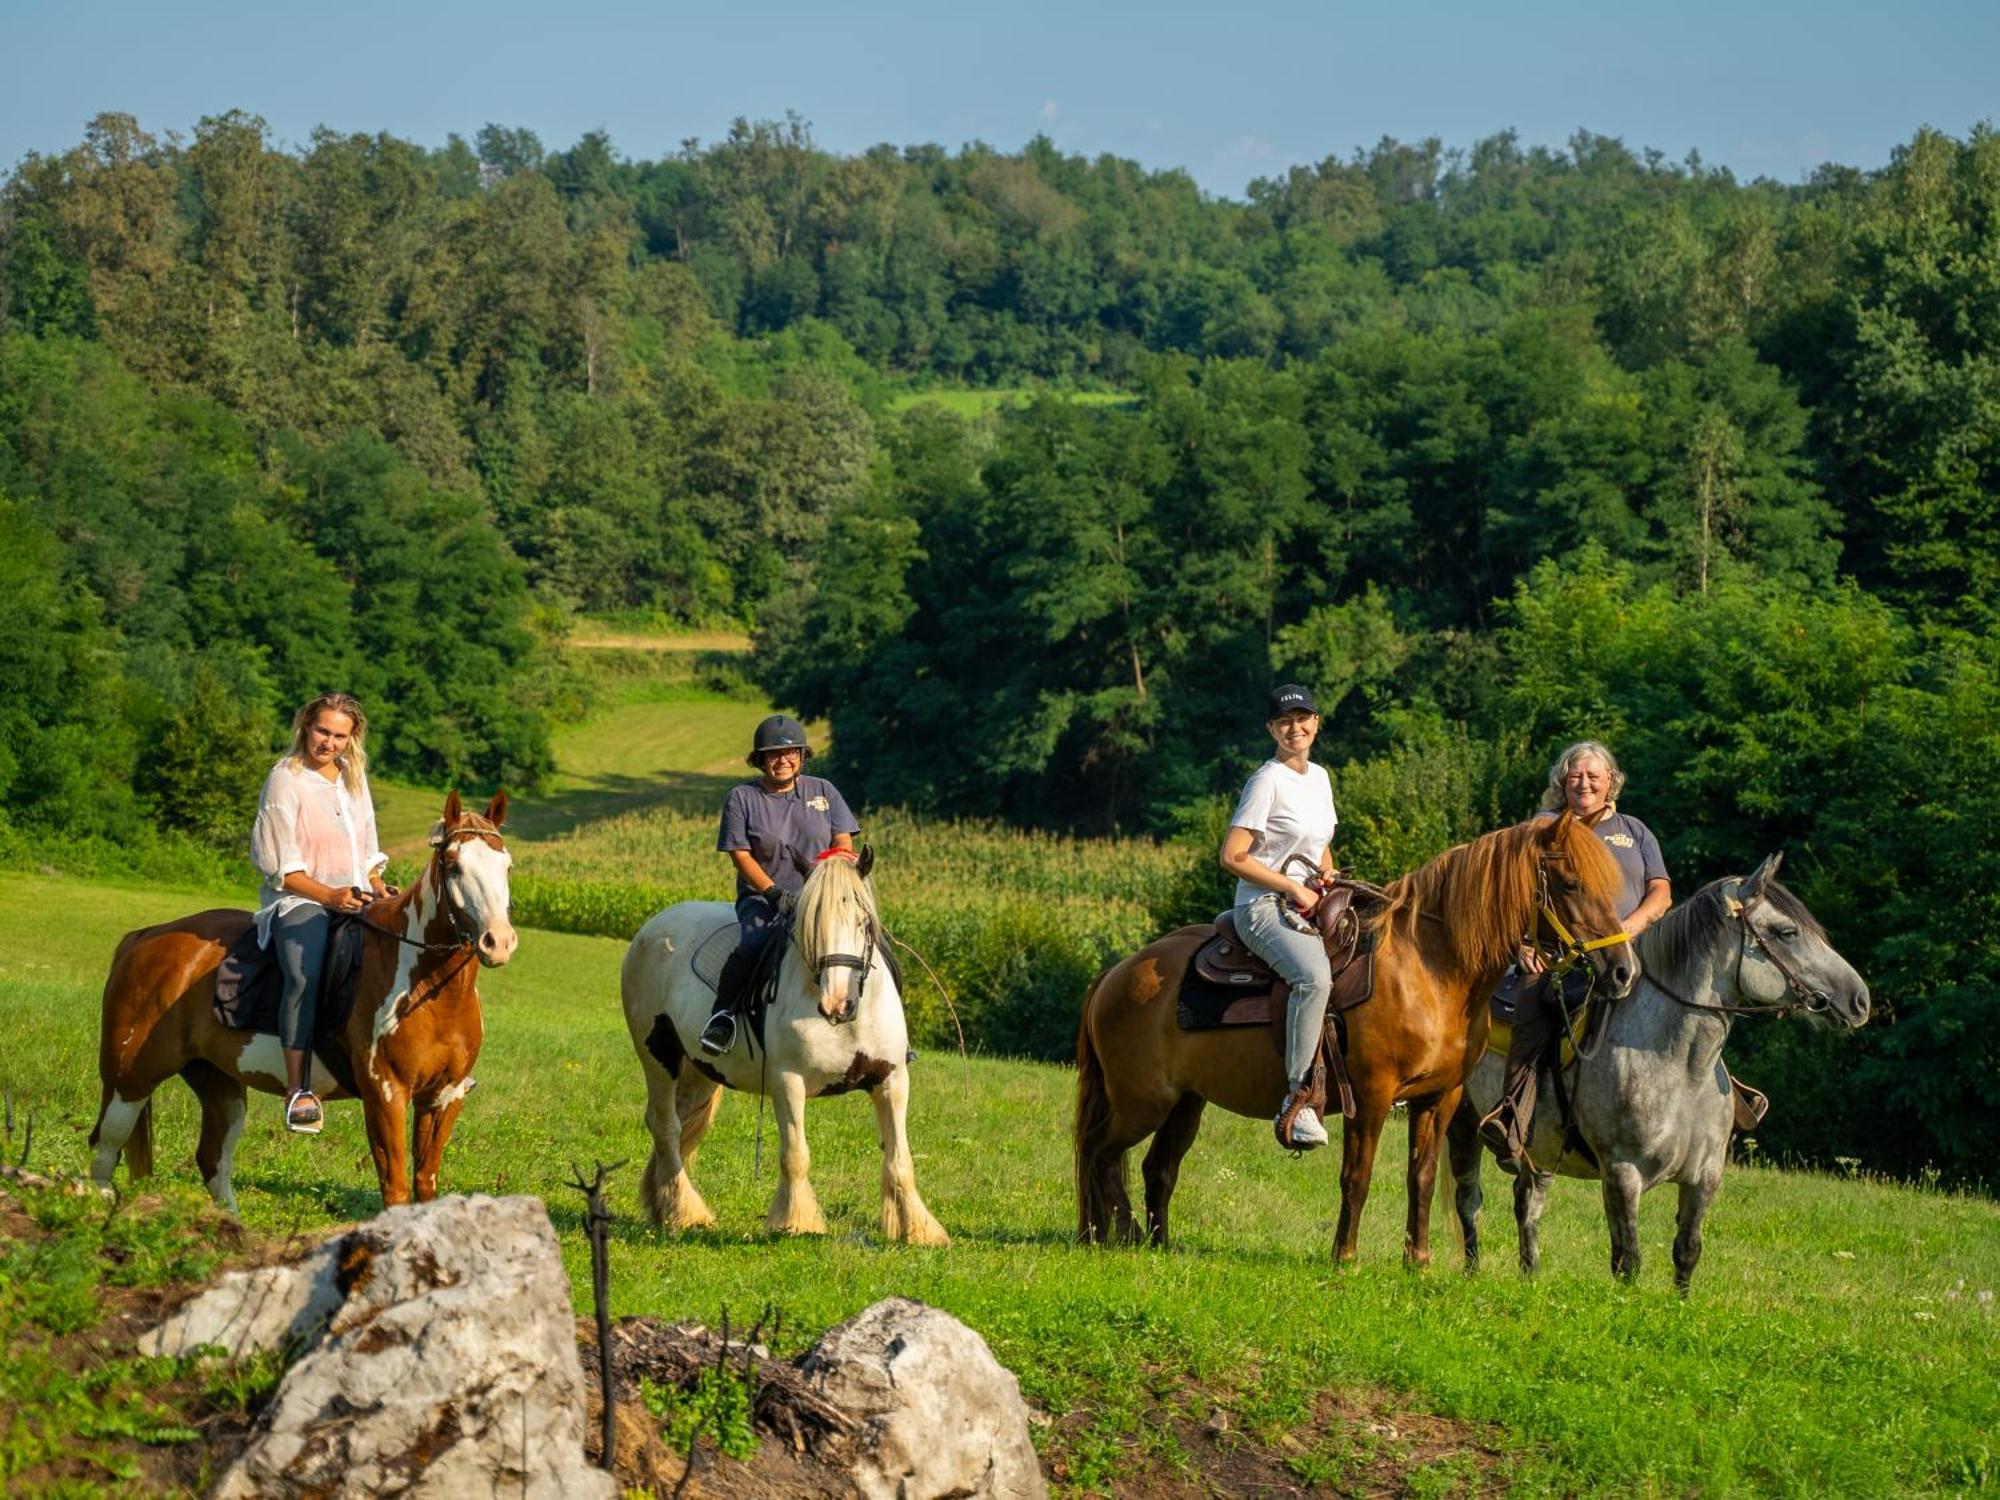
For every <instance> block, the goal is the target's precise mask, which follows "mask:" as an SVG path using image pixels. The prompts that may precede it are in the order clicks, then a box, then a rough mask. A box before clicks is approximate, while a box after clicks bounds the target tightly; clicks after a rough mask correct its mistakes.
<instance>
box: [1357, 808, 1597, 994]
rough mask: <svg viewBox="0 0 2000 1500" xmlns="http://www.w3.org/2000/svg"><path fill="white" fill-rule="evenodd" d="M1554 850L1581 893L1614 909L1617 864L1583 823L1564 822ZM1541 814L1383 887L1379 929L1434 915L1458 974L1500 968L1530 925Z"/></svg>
mask: <svg viewBox="0 0 2000 1500" xmlns="http://www.w3.org/2000/svg"><path fill="white" fill-rule="evenodd" d="M1563 822H1564V826H1563V827H1562V828H1561V829H1560V830H1559V831H1558V833H1557V845H1556V849H1557V850H1558V852H1560V853H1561V855H1562V856H1563V857H1564V858H1565V859H1566V860H1567V861H1568V863H1569V865H1570V867H1571V869H1572V870H1574V872H1575V874H1576V878H1577V881H1578V883H1579V884H1580V885H1581V887H1582V888H1583V891H1584V894H1585V895H1587V896H1595V897H1599V898H1601V899H1602V900H1604V901H1605V902H1606V903H1607V904H1609V905H1610V907H1611V909H1612V910H1613V911H1616V910H1617V909H1618V898H1619V895H1620V894H1621V892H1622V890H1623V884H1622V878H1621V877H1620V875H1619V873H1618V862H1617V860H1615V859H1613V858H1612V857H1611V851H1610V850H1608V849H1606V848H1605V847H1604V844H1603V842H1602V841H1601V840H1600V839H1599V838H1598V837H1597V835H1596V834H1594V833H1592V832H1591V831H1590V830H1589V829H1588V828H1586V827H1584V826H1583V825H1582V824H1581V823H1579V822H1577V821H1576V820H1575V819H1574V818H1569V819H1565V820H1563ZM1549 827H1550V825H1549V822H1548V820H1547V819H1546V818H1530V819H1529V820H1528V821H1527V822H1525V823H1517V824H1515V825H1514V826H1513V827H1511V828H1502V829H1499V830H1497V831H1496V832H1493V833H1488V834H1484V835H1482V836H1481V837H1479V838H1476V839H1474V840H1472V842H1471V843H1469V844H1458V845H1455V846H1454V847H1452V848H1450V849H1447V850H1445V851H1444V853H1442V854H1440V855H1439V856H1438V857H1437V858H1436V859H1433V860H1432V861H1431V862H1430V863H1429V864H1426V865H1422V866H1419V867H1418V868H1417V869H1415V870H1412V871H1411V872H1410V873H1409V874H1407V875H1405V876H1403V877H1402V878H1401V879H1399V880H1392V881H1390V882H1389V885H1388V887H1387V889H1388V892H1389V904H1388V905H1387V906H1386V907H1384V908H1383V910H1382V912H1381V913H1380V914H1379V915H1378V916H1377V917H1376V918H1375V925H1376V928H1377V930H1383V929H1387V928H1390V927H1391V926H1392V924H1394V923H1396V922H1397V921H1398V920H1399V919H1407V920H1408V921H1410V922H1412V923H1414V922H1416V921H1418V920H1420V919H1422V918H1426V917H1429V918H1434V919H1436V921H1437V922H1438V924H1439V926H1440V927H1441V928H1442V931H1443V933H1444V936H1445V942H1446V945H1447V946H1448V948H1449V949H1450V952H1451V956H1452V965H1453V967H1454V968H1455V969H1456V970H1457V971H1458V972H1459V973H1461V974H1478V973H1488V972H1494V971H1497V970H1500V969H1504V968H1505V967H1506V966H1507V965H1508V964H1509V963H1510V962H1512V961H1513V959H1514V955H1515V953H1516V952H1517V951H1518V950H1519V948H1520V946H1521V938H1522V936H1523V935H1524V934H1526V933H1530V932H1533V931H1534V930H1535V921H1536V915H1537V911H1536V907H1537V899H1538V893H1539V884H1540V882H1539V878H1538V877H1539V874H1540V862H1541V853H1542V851H1541V848H1540V841H1541V838H1542V836H1543V835H1544V834H1546V833H1547V832H1548V831H1549Z"/></svg>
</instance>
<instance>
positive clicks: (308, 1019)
mask: <svg viewBox="0 0 2000 1500" xmlns="http://www.w3.org/2000/svg"><path fill="white" fill-rule="evenodd" d="M331 926H332V918H331V916H330V915H329V914H328V912H327V909H326V908H325V907H324V906H321V905H319V904H318V903H317V902H311V901H309V902H307V903H306V904H305V905H304V906H295V907H293V908H292V909H291V910H290V911H288V912H285V913H284V914H283V915H281V916H280V917H279V918H278V920H277V921H276V922H275V923H274V924H273V925H272V929H271V942H272V945H273V946H274V947H275V948H277V950H278V971H279V972H280V973H281V974H283V975H284V978H285V987H284V990H283V991H282V992H281V993H280V995H279V997H278V1042H279V1044H280V1045H281V1046H283V1047H286V1048H288V1049H290V1050H291V1051H294V1052H309V1051H311V1050H312V1042H313V1012H314V1011H315V1009H316V1008H317V1007H318V1005H319V976H320V971H321V970H322V969H324V968H325V967H326V935H327V932H328V930H329V928H330V927H331Z"/></svg>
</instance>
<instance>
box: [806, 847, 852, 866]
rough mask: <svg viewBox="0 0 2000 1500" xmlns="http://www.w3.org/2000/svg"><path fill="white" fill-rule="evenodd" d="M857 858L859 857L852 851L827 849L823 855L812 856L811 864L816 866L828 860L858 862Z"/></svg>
mask: <svg viewBox="0 0 2000 1500" xmlns="http://www.w3.org/2000/svg"><path fill="white" fill-rule="evenodd" d="M859 858H860V856H859V855H857V854H856V853H855V852H854V851H853V850H852V849H828V850H826V851H824V852H823V853H820V854H817V855H815V856H813V863H814V864H816V865H817V864H821V863H824V862H825V861H827V860H829V859H846V860H859Z"/></svg>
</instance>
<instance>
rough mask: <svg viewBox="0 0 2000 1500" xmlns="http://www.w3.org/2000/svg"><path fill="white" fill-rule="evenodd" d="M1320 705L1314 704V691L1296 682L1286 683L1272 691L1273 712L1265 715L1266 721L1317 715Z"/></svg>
mask: <svg viewBox="0 0 2000 1500" xmlns="http://www.w3.org/2000/svg"><path fill="white" fill-rule="evenodd" d="M1318 712H1319V705H1318V704H1317V703H1315V702H1313V695H1312V689H1311V688H1308V687H1304V686H1302V685H1300V684H1299V683H1296V682H1284V683H1280V684H1279V685H1278V686H1276V687H1274V688H1272V689H1271V711H1270V712H1269V713H1267V714H1266V715H1264V718H1265V719H1266V721H1269V720H1271V719H1282V718H1283V717H1284V716H1285V715H1286V714H1316V713H1318Z"/></svg>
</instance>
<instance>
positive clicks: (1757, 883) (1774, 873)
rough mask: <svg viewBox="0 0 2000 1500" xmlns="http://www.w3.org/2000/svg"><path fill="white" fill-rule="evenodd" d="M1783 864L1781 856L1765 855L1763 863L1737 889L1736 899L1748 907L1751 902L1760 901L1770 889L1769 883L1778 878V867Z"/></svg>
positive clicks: (1783, 860)
mask: <svg viewBox="0 0 2000 1500" xmlns="http://www.w3.org/2000/svg"><path fill="white" fill-rule="evenodd" d="M1784 862H1785V856H1784V855H1783V854H1767V855H1765V856H1764V862H1763V863H1762V864H1760V865H1758V866H1757V868H1756V869H1754V870H1752V871H1751V872H1750V878H1749V879H1748V880H1746V881H1744V882H1743V884H1742V885H1741V886H1739V887H1737V891H1736V894H1737V898H1738V899H1739V900H1741V901H1742V903H1743V904H1744V905H1745V906H1748V905H1749V904H1750V903H1751V902H1752V901H1757V900H1761V899H1762V898H1763V896H1764V894H1765V892H1767V891H1768V890H1770V888H1771V882H1772V881H1774V880H1776V879H1777V878H1778V866H1779V865H1781V864H1783V863H1784Z"/></svg>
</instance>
